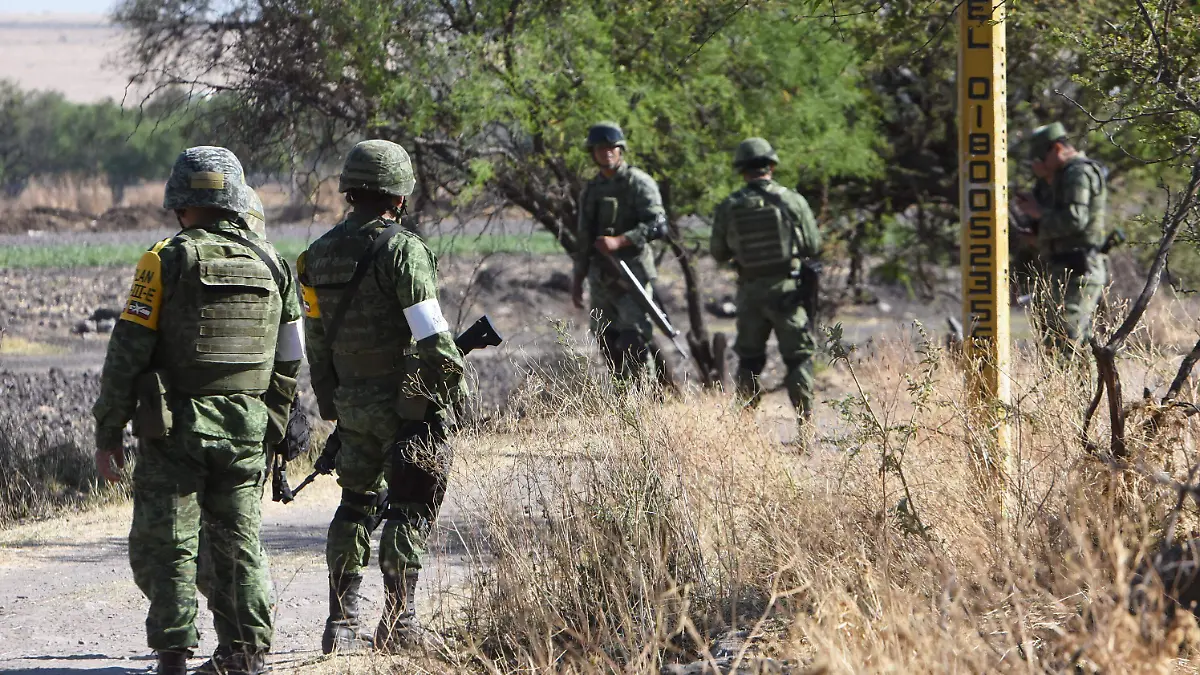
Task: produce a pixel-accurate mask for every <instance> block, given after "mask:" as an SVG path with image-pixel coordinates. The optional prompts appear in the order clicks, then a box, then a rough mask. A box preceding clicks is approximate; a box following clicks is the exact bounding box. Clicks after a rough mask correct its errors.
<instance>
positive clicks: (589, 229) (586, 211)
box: [574, 186, 596, 279]
mask: <svg viewBox="0 0 1200 675" xmlns="http://www.w3.org/2000/svg"><path fill="white" fill-rule="evenodd" d="M578 204H579V218H578V221H577V223H576V227H575V243H576V244H577V245H578V247H579V248H578V250H576V251H575V257H574V258H575V266H574V268H575V278H576V279H582V278H584V277H586V276H587V273H588V269H589V268H590V267H591V264H592V242H593V241H595V239H596V234H595V233H596V227H595V223H593V222H592V208H591V206H590V205H589V204H588V189H587V187H586V186H585V187H584V188H583V191H581V192H580V193H579V202H578Z"/></svg>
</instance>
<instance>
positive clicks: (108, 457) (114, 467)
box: [96, 448, 125, 483]
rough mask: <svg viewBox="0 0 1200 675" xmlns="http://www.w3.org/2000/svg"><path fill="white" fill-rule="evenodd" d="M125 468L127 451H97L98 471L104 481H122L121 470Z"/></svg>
mask: <svg viewBox="0 0 1200 675" xmlns="http://www.w3.org/2000/svg"><path fill="white" fill-rule="evenodd" d="M124 468H125V449H124V448H108V449H103V450H97V451H96V469H97V470H98V471H99V472H100V475H101V476H104V480H107V481H109V482H112V483H115V482H117V481H119V480H121V469H124Z"/></svg>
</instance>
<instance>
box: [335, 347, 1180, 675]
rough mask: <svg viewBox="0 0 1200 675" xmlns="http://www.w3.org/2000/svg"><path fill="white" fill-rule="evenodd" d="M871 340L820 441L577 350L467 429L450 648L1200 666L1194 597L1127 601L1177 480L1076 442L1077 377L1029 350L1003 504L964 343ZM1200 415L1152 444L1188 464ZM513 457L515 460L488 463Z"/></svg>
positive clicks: (484, 654)
mask: <svg viewBox="0 0 1200 675" xmlns="http://www.w3.org/2000/svg"><path fill="white" fill-rule="evenodd" d="M850 361H851V363H852V364H853V368H854V371H853V375H854V377H855V378H856V379H857V381H858V382H859V383H860V384H861V385H862V391H861V392H855V393H851V394H849V395H847V396H846V397H845V398H843V399H841V400H840V401H838V402H836V404H835V406H836V407H837V408H838V409H839V410H840V411H841V412H842V414H843V421H842V422H841V423H838V424H832V423H830V424H824V425H823V426H822V428H821V429H819V430H818V435H819V437H820V439H821V440H820V441H819V442H818V444H817V446H816V447H815V448H814V449H813V451H812V452H811V453H810V454H801V453H799V452H797V451H796V450H795V449H794V448H791V447H785V446H780V445H779V444H778V443H777V442H776V441H775V440H774V439H773V438H772V436H771V434H768V433H765V432H764V431H763V430H762V429H763V427H762V420H757V421H756V420H755V419H754V417H753V416H752V415H749V414H747V413H743V412H741V411H737V410H734V409H732V408H731V407H730V406H729V404H728V401H727V400H726V399H725V398H724V397H719V396H713V395H703V394H690V395H687V396H685V397H683V398H682V399H680V400H673V401H669V402H667V403H665V404H659V403H658V402H656V401H654V400H653V399H652V398H650V397H648V396H646V395H645V394H643V393H640V392H637V391H632V392H630V391H614V390H613V389H612V387H611V386H610V385H608V384H606V383H605V382H604V379H603V378H602V377H600V376H599V375H598V374H597V373H596V372H594V370H593V368H592V366H590V365H589V364H588V363H587V362H586V360H584V359H582V358H581V357H580V355H579V354H576V353H574V352H573V351H571V350H570V349H569V348H567V349H566V350H565V352H564V354H563V358H562V359H561V360H560V361H559V362H558V363H557V364H555V366H554V367H553V368H547V367H542V368H538V369H534V371H533V372H531V373H530V376H529V377H528V379H527V381H526V384H525V387H524V389H523V392H524V397H523V398H521V399H520V401H519V403H520V404H519V405H517V406H515V407H514V410H516V411H518V412H519V414H514V415H513V416H511V417H509V418H507V419H504V420H499V421H496V422H494V424H493V427H492V428H490V429H489V430H487V432H486V433H479V434H477V435H476V436H474V437H464V438H462V439H461V441H460V442H459V443H458V444H457V446H458V450H459V453H460V458H459V460H458V469H457V474H456V478H455V485H454V487H453V488H452V489H456V490H460V491H461V490H466V491H468V492H471V493H472V494H473V495H474V497H475V498H476V504H475V507H474V510H473V514H474V517H475V518H477V519H478V528H477V529H478V532H477V533H476V534H474V535H472V536H466V535H464V534H463V533H462V532H456V533H450V535H447V536H458V537H462V541H463V545H464V547H465V548H466V549H467V550H468V552H469V554H470V555H472V556H473V558H474V560H475V562H476V572H475V575H474V578H473V580H472V582H471V584H469V587H468V588H467V589H466V590H463V589H461V588H460V589H456V590H454V591H453V592H447V593H446V594H444V595H443V597H442V598H440V600H441V601H442V604H441V611H440V613H439V616H438V622H437V624H438V626H439V627H440V628H442V629H443V630H444V631H445V632H447V633H448V634H450V635H452V636H453V637H454V639H455V642H454V648H453V649H452V650H450V653H451V654H453V655H454V656H453V658H452V659H451V660H449V661H447V662H445V663H444V664H443V670H446V669H449V670H452V671H461V670H473V671H480V672H491V673H551V672H553V673H593V672H606V673H607V672H623V673H625V672H628V673H657V672H660V670H661V669H662V668H664V667H665V666H668V665H669V664H672V663H687V662H694V661H701V662H705V661H707V662H709V663H710V664H712V665H713V667H714V668H715V667H716V666H717V664H724V665H723V666H722V668H724V669H725V670H721V671H720V672H726V670H728V668H730V667H732V665H731V663H730V662H731V661H732V662H737V661H739V660H740V662H741V663H743V664H747V663H750V661H751V660H752V659H753V658H760V657H772V658H774V659H776V660H777V661H776V663H777V664H783V665H785V666H787V667H791V668H793V671H792V672H836V673H858V672H896V673H912V672H995V671H1000V672H1059V671H1072V672H1128V673H1134V672H1156V673H1157V672H1176V671H1180V672H1182V671H1183V670H1184V669H1190V666H1189V665H1188V663H1189V662H1188V658H1189V656H1190V654H1191V650H1192V645H1194V644H1195V639H1196V637H1197V632H1196V630H1195V623H1194V621H1193V619H1192V618H1191V615H1190V614H1186V613H1180V614H1179V615H1178V618H1177V619H1174V620H1173V621H1172V622H1170V623H1168V622H1165V621H1164V620H1163V619H1162V618H1161V614H1160V613H1159V612H1158V611H1157V610H1156V609H1152V610H1151V611H1148V612H1146V613H1144V614H1142V615H1134V614H1131V613H1130V612H1129V611H1128V609H1127V608H1128V588H1129V580H1130V577H1131V574H1132V572H1133V570H1134V569H1135V567H1136V566H1137V565H1138V564H1139V562H1140V561H1141V560H1142V559H1143V557H1144V555H1145V551H1146V550H1147V549H1148V547H1150V546H1152V545H1153V544H1154V543H1155V542H1156V540H1157V538H1159V537H1160V536H1161V532H1162V523H1163V521H1164V520H1165V518H1166V517H1167V515H1168V511H1169V510H1170V507H1171V506H1172V505H1173V504H1174V501H1175V495H1174V493H1173V492H1172V491H1171V490H1168V489H1164V488H1161V487H1159V486H1158V485H1157V484H1155V483H1153V482H1151V481H1149V480H1145V479H1143V478H1141V477H1140V476H1139V475H1136V474H1125V475H1121V474H1115V473H1112V472H1111V471H1109V469H1108V468H1106V466H1105V465H1104V464H1103V463H1102V462H1099V461H1097V460H1096V459H1095V458H1093V457H1091V456H1089V455H1086V454H1085V453H1084V452H1083V451H1082V450H1081V449H1080V444H1079V442H1078V440H1077V439H1078V429H1079V425H1080V417H1081V413H1080V411H1081V410H1082V407H1083V404H1084V401H1085V398H1086V394H1087V391H1086V389H1085V388H1084V387H1081V386H1080V381H1079V373H1077V372H1073V371H1071V370H1070V369H1065V370H1063V369H1057V368H1054V367H1052V364H1051V363H1049V362H1046V361H1045V360H1044V359H1043V357H1042V356H1041V355H1040V354H1038V353H1026V354H1022V355H1020V360H1019V363H1018V368H1017V370H1016V371H1015V377H1016V380H1017V387H1016V390H1017V392H1016V393H1017V401H1018V404H1019V405H1018V407H1017V408H1016V409H1015V410H1014V412H1013V415H1014V420H1013V421H1014V430H1015V438H1016V440H1017V442H1016V444H1015V448H1016V453H1017V470H1016V472H1015V474H1014V475H1012V476H1011V477H1010V479H1009V481H1008V483H1007V488H1006V493H1005V495H1004V496H1006V497H1007V502H1008V503H1009V504H1010V510H1009V512H1008V513H1007V514H1006V515H1005V517H1001V516H1000V510H999V504H1000V503H1001V501H1002V500H1001V494H1000V493H1001V492H1002V491H1001V490H1000V489H997V487H996V483H995V482H994V481H992V480H991V479H990V478H989V477H988V474H987V472H986V471H984V470H982V469H981V465H980V463H979V462H978V461H977V459H976V455H974V454H973V453H972V452H970V450H969V448H971V447H978V443H979V438H980V436H981V431H980V429H978V428H975V427H973V425H972V422H971V420H974V419H976V418H977V416H976V415H975V414H974V413H973V411H972V410H971V409H970V406H969V405H968V404H967V401H968V397H967V392H966V390H965V387H964V385H963V382H964V381H965V378H964V373H963V371H962V370H961V368H960V367H959V365H958V364H957V363H955V362H953V361H951V360H948V359H947V358H946V357H945V356H944V355H942V354H940V353H939V352H938V351H937V350H936V349H932V348H930V347H929V346H928V345H926V344H923V343H921V342H920V338H919V336H918V338H917V343H915V344H914V343H912V342H910V341H898V342H894V343H890V344H877V345H876V346H875V347H874V348H873V349H872V351H871V353H868V354H852V355H851V359H850ZM846 367H847V366H845V365H842V366H839V368H841V369H845V368H846ZM864 394H865V396H864ZM1190 424H1191V423H1189V422H1188V421H1186V420H1184V419H1183V418H1180V419H1177V420H1174V422H1173V425H1174V426H1172V427H1171V429H1172V431H1171V432H1170V433H1168V434H1160V435H1158V436H1156V437H1154V438H1151V437H1149V436H1144V437H1142V438H1140V439H1139V440H1137V441H1135V446H1136V447H1135V453H1136V458H1137V459H1138V460H1139V461H1141V462H1143V463H1145V464H1146V465H1147V466H1153V467H1158V468H1163V469H1165V470H1167V471H1170V472H1172V473H1173V474H1174V475H1176V476H1177V477H1182V476H1183V475H1186V472H1187V469H1188V467H1189V466H1190V464H1191V462H1192V460H1191V459H1190V458H1192V457H1194V455H1195V443H1194V433H1193V431H1192V429H1191V427H1190ZM1168 426H1169V425H1168ZM497 454H503V455H505V456H507V457H509V458H510V461H509V462H508V463H507V464H506V465H505V467H504V468H503V469H502V470H500V471H489V472H483V471H480V470H479V467H481V466H483V464H484V463H485V462H486V463H487V464H488V465H489V466H495V457H496V456H497ZM1186 529H1187V528H1186V527H1185V528H1182V529H1181V531H1180V532H1179V534H1180V535H1181V536H1183V535H1187V534H1188V533H1187V532H1186V531H1184V530H1186ZM731 637H734V638H736V639H731ZM723 650H724V651H723ZM380 663H381V664H382V665H381V666H380V667H383V666H386V665H387V663H386V662H380ZM734 665H736V664H734ZM395 667H397V668H402V669H405V670H406V671H412V672H415V671H416V670H419V669H417V667H416V666H414V665H412V664H407V665H405V666H395ZM421 667H422V668H431V669H432V672H437V668H436V666H433V665H430V664H428V663H426V664H425V665H423V666H421ZM330 672H334V671H330ZM711 672H718V671H716V670H713V671H711ZM747 672H749V671H747Z"/></svg>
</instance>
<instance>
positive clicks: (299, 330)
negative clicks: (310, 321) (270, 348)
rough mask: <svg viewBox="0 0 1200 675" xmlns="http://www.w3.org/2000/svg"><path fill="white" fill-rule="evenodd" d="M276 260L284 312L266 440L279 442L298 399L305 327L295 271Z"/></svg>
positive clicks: (269, 389)
mask: <svg viewBox="0 0 1200 675" xmlns="http://www.w3.org/2000/svg"><path fill="white" fill-rule="evenodd" d="M275 260H276V261H277V262H278V263H279V265H280V270H281V271H282V272H283V284H284V285H283V287H282V288H280V289H279V297H280V299H281V300H282V301H283V310H282V311H281V312H280V314H279V333H278V337H277V339H276V342H275V364H274V368H273V370H272V371H271V383H270V385H269V386H268V387H267V392H266V394H264V395H263V403H265V404H266V406H267V414H268V417H269V420H270V424H269V425H268V427H267V437H266V441H267V442H268V443H278V442H279V441H281V440H283V434H284V432H285V431H286V430H287V422H288V415H289V414H290V413H291V409H292V401H293V400H294V399H295V398H296V385H297V382H296V378H297V377H299V375H300V361H301V359H303V358H304V327H303V324H302V319H301V315H300V301H299V299H297V297H296V282H295V279H294V278H293V277H292V268H291V267H290V266H289V265H288V264H287V261H286V260H284V259H283V258H282V257H281V256H279V255H276V256H275Z"/></svg>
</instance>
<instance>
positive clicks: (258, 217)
mask: <svg viewBox="0 0 1200 675" xmlns="http://www.w3.org/2000/svg"><path fill="white" fill-rule="evenodd" d="M246 202H247V203H248V206H247V208H246V210H245V211H243V212H242V213H241V216H242V219H243V220H245V221H246V225H247V226H249V227H250V231H251V232H253V233H254V234H257V235H258V236H260V237H265V236H267V215H266V211H264V210H263V203H262V199H259V197H258V193H257V192H255V191H254V188H252V187H250V186H249V185H247V186H246Z"/></svg>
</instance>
